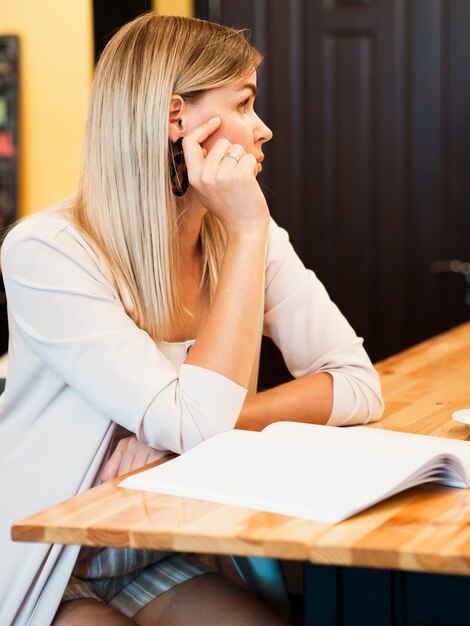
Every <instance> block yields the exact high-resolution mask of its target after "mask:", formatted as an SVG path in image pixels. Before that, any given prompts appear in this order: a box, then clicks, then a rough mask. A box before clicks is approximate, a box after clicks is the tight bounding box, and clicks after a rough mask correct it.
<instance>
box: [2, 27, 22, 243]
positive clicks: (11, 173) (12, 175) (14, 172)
mask: <svg viewBox="0 0 470 626" xmlns="http://www.w3.org/2000/svg"><path fill="white" fill-rule="evenodd" d="M18 71H19V39H18V37H17V36H15V35H5V36H0V233H2V232H4V230H5V229H6V228H7V227H8V226H9V225H10V224H11V223H12V222H14V221H15V219H16V218H17V217H18V177H19V171H18V164H19V160H18V157H19V154H18V152H19V150H18V147H19V146H18V100H19V76H18Z"/></svg>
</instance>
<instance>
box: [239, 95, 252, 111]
mask: <svg viewBox="0 0 470 626" xmlns="http://www.w3.org/2000/svg"><path fill="white" fill-rule="evenodd" d="M249 101H250V98H247V99H246V100H243V102H241V103H240V104H239V105H238V108H239V109H240V110H241V111H242V112H243V113H246V107H247V106H248V103H249Z"/></svg>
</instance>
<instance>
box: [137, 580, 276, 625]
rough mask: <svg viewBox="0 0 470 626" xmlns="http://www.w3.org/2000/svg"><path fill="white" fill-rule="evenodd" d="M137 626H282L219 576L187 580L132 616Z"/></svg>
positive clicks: (264, 607) (260, 604)
mask: <svg viewBox="0 0 470 626" xmlns="http://www.w3.org/2000/svg"><path fill="white" fill-rule="evenodd" d="M133 619H134V621H135V622H136V623H137V624H139V626H157V625H158V626H161V625H162V624H165V626H187V625H188V624H191V626H211V625H212V624H214V625H217V626H268V625H269V626H285V625H286V624H288V622H286V621H285V620H283V619H282V618H281V617H279V616H278V615H276V613H275V612H274V611H273V609H271V607H268V606H267V605H266V604H264V603H263V602H261V601H260V600H257V599H256V598H255V597H254V596H252V595H251V594H250V593H249V592H247V591H244V590H243V589H241V588H240V587H239V586H238V585H235V584H234V583H232V582H231V581H229V580H227V579H225V578H223V577H222V576H220V575H219V574H203V575H201V576H196V577H195V578H191V580H188V581H186V582H184V583H181V584H180V585H177V586H176V587H173V588H172V589H170V590H169V591H166V592H165V593H163V594H162V595H161V596H158V597H157V598H155V600H152V602H149V603H148V604H147V605H146V606H145V607H144V608H143V609H141V610H140V611H139V612H138V613H136V615H134V618H133Z"/></svg>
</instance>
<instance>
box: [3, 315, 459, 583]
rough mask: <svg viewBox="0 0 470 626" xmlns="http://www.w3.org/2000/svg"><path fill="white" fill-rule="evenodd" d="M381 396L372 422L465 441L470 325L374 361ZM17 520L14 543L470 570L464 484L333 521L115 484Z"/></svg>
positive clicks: (423, 490)
mask: <svg viewBox="0 0 470 626" xmlns="http://www.w3.org/2000/svg"><path fill="white" fill-rule="evenodd" d="M377 369H378V370H379V372H380V374H381V378H382V386H383V391H384V397H385V401H386V411H385V415H384V417H383V419H382V420H381V421H380V422H378V423H376V424H374V425H372V426H371V427H372V428H385V429H389V430H402V431H408V432H413V433H424V434H430V435H436V436H441V437H450V438H454V439H462V440H468V439H470V426H466V425H464V424H459V423H457V422H455V421H453V420H452V419H451V414H452V412H453V411H455V410H457V409H461V408H465V407H470V322H469V323H467V324H464V325H462V326H459V327H457V328H455V329H453V330H451V331H449V332H447V333H444V334H442V335H439V336H438V337H435V338H433V339H430V340H428V341H426V342H424V343H422V344H419V345H417V346H414V347H413V348H410V349H409V350H406V351H405V352H402V353H400V354H398V355H396V356H393V357H390V358H389V359H386V360H385V361H382V362H381V363H379V364H378V365H377ZM121 479H122V478H120V479H116V480H115V481H112V482H109V483H106V484H104V485H100V486H99V487H95V488H94V489H91V490H89V491H87V492H85V493H83V494H81V495H79V496H76V497H74V498H71V499H70V500H67V501H65V502H63V503H61V504H58V505H56V506H53V507H50V508H48V509H47V510H45V511H42V512H40V513H37V514H36V515H32V516H31V517H29V518H27V519H25V520H22V521H20V522H18V523H16V524H15V525H14V526H13V529H12V536H13V538H14V539H15V540H18V541H40V542H48V543H64V544H70V543H72V544H82V545H90V546H118V547H124V546H132V547H136V548H158V549H168V550H176V551H190V552H201V553H215V554H217V553H226V554H238V555H250V556H269V557H277V558H283V559H298V560H310V561H312V562H314V563H323V564H334V565H350V566H367V567H379V568H387V569H388V568H390V569H402V570H415V571H427V572H443V573H455V574H470V523H469V522H470V490H464V489H451V488H446V487H442V486H437V485H426V486H420V487H416V488H414V489H412V490H409V491H407V492H405V493H402V494H399V495H397V496H394V497H393V498H390V499H388V500H386V501H385V502H382V503H380V504H378V505H376V506H374V507H372V508H370V509H368V510H366V511H364V512H362V513H359V514H358V515H355V516H354V517H352V518H350V519H348V520H346V521H344V522H341V523H340V524H336V525H330V524H325V523H320V522H312V521H307V520H301V519H298V518H294V517H287V516H283V515H276V514H273V513H262V512H259V511H252V510H249V509H244V508H239V507H234V506H228V505H222V504H214V503H209V502H203V501H198V500H191V499H189V498H181V497H177V496H168V495H161V494H155V493H145V492H137V491H135V492H134V491H130V490H128V489H122V488H120V487H118V483H119V481H120V480H121Z"/></svg>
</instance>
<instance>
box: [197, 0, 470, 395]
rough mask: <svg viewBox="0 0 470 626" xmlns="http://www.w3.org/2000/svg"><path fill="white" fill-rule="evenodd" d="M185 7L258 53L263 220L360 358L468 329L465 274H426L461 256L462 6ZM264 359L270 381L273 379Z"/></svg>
mask: <svg viewBox="0 0 470 626" xmlns="http://www.w3.org/2000/svg"><path fill="white" fill-rule="evenodd" d="M196 6H197V8H198V11H199V14H200V15H201V16H204V17H209V18H213V19H217V20H219V21H222V22H224V23H226V24H229V25H237V26H241V27H248V28H249V29H251V31H252V41H253V42H254V44H255V45H256V46H257V47H258V48H259V49H260V50H261V51H262V52H264V53H265V55H266V59H265V63H264V66H263V68H262V70H261V72H260V76H259V83H260V86H261V95H260V97H259V100H258V107H257V108H258V111H259V113H260V114H261V116H262V117H264V118H265V120H266V122H267V123H268V124H269V125H270V126H271V128H272V129H273V130H274V140H273V142H272V143H271V144H270V145H269V146H267V148H266V153H267V159H266V162H265V163H266V167H265V169H264V171H263V178H262V184H263V187H264V190H265V193H266V196H267V198H268V201H269V205H270V208H271V212H272V215H273V216H274V218H275V219H276V220H277V221H278V223H280V224H281V225H282V226H284V227H286V228H287V230H288V231H289V233H290V235H291V239H292V242H293V244H294V247H295V248H296V250H297V251H298V253H299V255H300V256H301V258H302V259H303V261H304V263H305V264H306V265H307V266H308V267H310V268H312V269H314V270H315V271H316V273H317V274H318V276H319V277H320V279H321V280H322V281H323V282H324V283H325V285H326V287H327V289H328V291H329V292H330V294H331V296H332V298H333V299H334V300H335V302H336V303H337V304H338V305H339V306H340V308H341V310H342V311H343V312H344V313H345V315H346V317H347V318H348V319H349V320H350V322H351V324H352V325H353V327H354V328H355V329H356V331H357V332H358V334H360V335H362V336H363V337H364V338H365V345H366V348H367V349H368V352H369V354H370V355H371V357H372V359H373V360H378V359H381V358H383V357H386V356H388V355H390V354H392V353H395V352H397V351H399V350H402V349H404V348H405V347H407V346H409V345H411V344H414V343H416V342H419V341H421V340H423V339H425V338H427V337H430V336H432V335H434V334H436V333H439V332H441V331H443V330H445V329H447V328H450V327H452V326H454V325H456V324H459V323H461V322H463V321H466V320H468V319H469V317H470V315H469V314H470V307H469V306H468V305H467V304H466V303H465V297H466V296H467V294H468V291H469V286H470V285H469V283H468V282H465V280H464V276H463V275H459V274H457V273H450V272H449V273H444V274H437V273H433V271H432V269H433V268H434V269H436V266H435V265H433V264H434V263H435V262H436V261H439V260H445V259H452V258H456V259H460V260H462V261H468V260H470V182H469V181H470V177H469V170H470V38H469V37H468V36H467V34H468V33H467V31H468V25H469V24H470V3H469V2H468V0H336V1H335V0H284V1H282V2H273V1H269V0H242V1H239V2H230V1H229V0H218V1H211V2H198V3H196ZM437 269H446V266H445V265H443V266H438V267H437ZM463 269H465V267H464V268H463ZM467 271H468V268H467ZM467 279H470V276H469V275H467ZM264 352H265V354H264V366H265V367H264V373H263V376H262V384H263V385H271V384H274V383H276V382H278V381H279V380H281V379H282V378H283V377H284V373H283V370H282V367H281V365H280V364H279V362H278V360H277V358H276V356H275V354H274V351H273V350H272V349H271V348H270V347H269V346H266V347H265V350H264Z"/></svg>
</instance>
